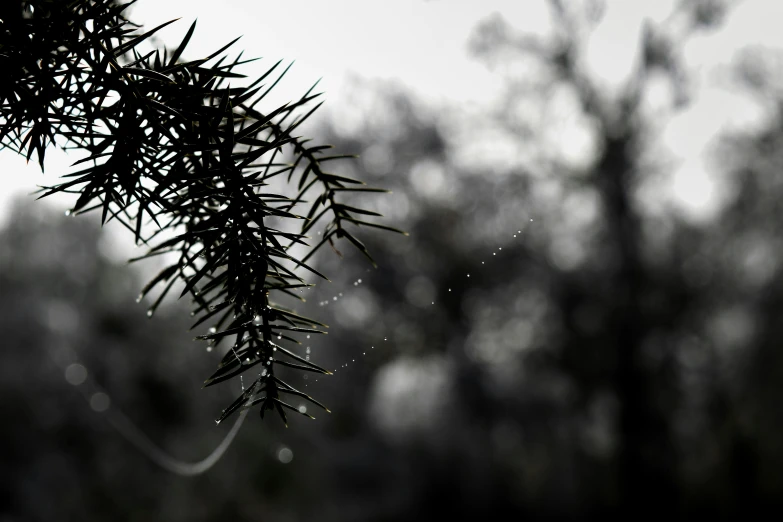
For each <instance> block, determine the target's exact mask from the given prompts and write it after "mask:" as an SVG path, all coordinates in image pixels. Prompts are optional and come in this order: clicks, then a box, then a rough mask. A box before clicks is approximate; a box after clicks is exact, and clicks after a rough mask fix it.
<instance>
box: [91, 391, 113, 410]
mask: <svg viewBox="0 0 783 522" xmlns="http://www.w3.org/2000/svg"><path fill="white" fill-rule="evenodd" d="M110 405H111V399H110V398H109V396H108V395H106V394H105V393H103V392H98V393H94V394H93V395H92V397H90V408H92V409H93V411H97V412H98V413H102V412H104V411H106V410H108V409H109V406H110Z"/></svg>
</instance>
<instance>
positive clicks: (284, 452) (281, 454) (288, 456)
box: [277, 232, 320, 464]
mask: <svg viewBox="0 0 783 522" xmlns="http://www.w3.org/2000/svg"><path fill="white" fill-rule="evenodd" d="M319 234H320V232H319ZM277 460H279V461H280V462H282V463H283V464H288V463H289V462H291V461H292V460H294V452H293V451H291V450H290V449H288V448H280V451H278V452H277Z"/></svg>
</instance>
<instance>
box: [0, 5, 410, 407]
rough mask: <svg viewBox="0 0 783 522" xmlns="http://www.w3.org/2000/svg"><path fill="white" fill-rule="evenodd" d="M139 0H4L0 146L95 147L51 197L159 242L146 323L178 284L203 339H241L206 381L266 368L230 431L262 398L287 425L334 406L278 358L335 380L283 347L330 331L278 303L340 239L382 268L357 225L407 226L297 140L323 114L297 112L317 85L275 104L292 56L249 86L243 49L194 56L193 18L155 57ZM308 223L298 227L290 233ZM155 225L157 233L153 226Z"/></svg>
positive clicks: (319, 148)
mask: <svg viewBox="0 0 783 522" xmlns="http://www.w3.org/2000/svg"><path fill="white" fill-rule="evenodd" d="M132 3H133V2H130V3H125V4H120V3H117V2H114V1H110V0H74V1H70V2H61V1H56V0H29V1H20V2H5V3H3V6H2V8H0V19H2V32H1V33H0V66H2V70H3V80H2V85H1V86H0V103H2V112H1V113H0V122H1V124H2V126H1V127H0V143H2V146H4V147H8V148H11V149H13V150H15V151H17V152H19V153H21V154H24V155H25V156H26V157H27V158H28V160H29V159H31V158H32V157H33V156H35V157H36V158H37V160H38V162H39V164H40V166H41V168H42V169H43V167H44V160H45V155H46V149H47V147H48V146H50V145H54V144H58V145H62V146H64V147H65V148H68V149H78V150H79V151H83V152H85V153H86V156H85V157H83V158H82V159H80V160H79V161H77V162H76V163H75V165H79V169H80V170H77V171H76V172H72V173H70V174H68V175H67V177H68V178H72V179H70V180H69V181H65V182H62V183H59V184H57V185H55V186H53V187H50V188H48V189H47V190H45V191H44V194H43V195H42V196H41V197H45V196H48V195H50V194H54V193H57V192H65V193H75V194H78V195H79V196H78V199H77V200H76V203H75V205H74V206H73V209H72V212H73V213H75V214H82V213H85V212H89V211H92V210H98V211H100V212H101V222H102V223H105V222H107V221H109V220H112V219H114V220H117V221H118V222H120V223H122V224H123V225H124V226H125V227H127V228H128V229H129V230H131V231H132V232H133V234H134V237H135V239H136V242H137V244H138V243H143V244H145V245H148V246H149V247H150V249H149V252H148V253H147V254H146V255H143V256H140V257H138V258H136V259H134V260H139V259H147V258H151V257H154V256H160V255H163V254H168V255H169V256H168V257H169V258H170V259H171V260H172V261H171V264H169V265H168V266H166V267H165V268H164V269H163V270H161V272H160V273H159V274H158V275H157V276H155V277H154V278H153V279H152V280H151V281H150V282H149V283H148V284H147V285H146V286H144V288H143V289H142V291H141V294H140V296H139V299H140V300H141V299H142V298H143V297H144V296H146V295H147V294H148V293H149V292H151V291H152V290H153V288H155V287H156V286H158V285H162V286H163V290H162V291H160V293H159V294H158V296H157V298H156V299H155V300H154V302H153V303H152V305H151V306H150V307H149V310H148V312H147V314H148V315H149V316H152V315H153V314H154V312H155V310H156V309H157V308H158V306H159V305H160V303H161V301H162V300H163V299H164V297H165V296H166V295H167V294H168V293H169V292H170V291H171V290H172V288H173V287H174V285H175V284H176V283H177V282H181V283H182V284H184V287H183V289H182V291H181V294H180V297H183V296H185V295H189V296H190V297H191V298H192V300H193V312H192V313H191V315H192V316H194V317H195V318H196V319H195V323H194V324H193V328H196V327H198V326H200V325H202V324H209V325H211V328H210V330H209V332H208V333H205V334H203V335H199V336H198V337H197V339H200V340H204V341H207V342H209V343H215V344H217V343H221V342H223V341H225V344H228V345H230V349H228V350H227V351H226V354H225V357H224V358H223V360H222V362H221V363H220V365H219V366H218V369H217V371H215V373H214V374H212V376H210V377H209V378H208V379H207V380H206V381H205V386H210V385H213V384H216V383H219V382H222V381H225V380H227V379H231V378H233V377H236V376H239V375H241V374H243V373H244V372H247V371H248V370H251V369H254V370H255V371H257V372H258V377H257V378H256V379H254V380H253V382H252V383H251V384H250V385H249V386H248V387H247V388H246V389H245V390H244V393H242V394H241V396H240V397H238V398H237V400H236V401H235V402H234V403H233V404H231V405H230V406H229V407H228V408H226V409H225V410H224V411H223V414H222V415H221V416H220V417H219V419H218V422H220V421H222V420H223V419H225V418H226V417H227V416H229V415H230V414H232V413H233V412H235V411H237V410H239V409H241V408H247V407H250V406H253V405H256V404H258V405H260V406H261V415H262V416H263V413H264V411H265V410H276V411H277V412H278V414H279V415H280V416H281V418H282V419H283V421H285V420H286V412H285V410H286V409H289V410H293V411H295V412H298V410H297V409H296V408H294V407H293V406H291V405H290V404H289V403H288V402H286V401H285V400H284V398H285V396H292V397H293V396H296V397H302V398H304V399H306V400H308V401H310V402H312V403H314V404H316V405H318V406H320V407H322V408H325V407H324V406H323V405H322V404H321V403H320V402H318V401H316V400H315V399H313V398H311V397H310V396H309V395H307V394H305V393H303V392H302V391H300V390H297V389H295V388H294V387H293V386H291V385H289V384H287V383H286V382H284V381H283V380H281V379H280V377H279V376H278V375H277V374H276V372H275V365H281V366H285V367H289V368H294V369H296V370H300V371H305V372H316V373H323V374H329V373H330V372H329V371H328V370H327V369H325V368H323V367H322V366H319V365H317V364H315V363H313V362H311V361H310V360H309V356H307V357H305V356H303V355H299V354H297V353H296V352H295V350H291V349H288V348H286V347H285V346H284V345H283V343H276V342H275V338H277V339H284V340H285V341H288V342H291V343H294V344H299V343H298V341H297V340H296V336H297V335H298V334H302V333H308V334H323V333H325V332H324V330H323V328H325V326H326V325H324V324H322V323H320V322H318V321H315V320H313V319H310V318H307V317H304V316H301V315H298V314H297V313H296V312H295V311H294V310H292V309H289V308H287V307H284V306H283V305H281V304H280V303H279V302H275V301H272V300H270V298H271V297H273V296H275V295H278V296H281V295H288V296H293V297H295V298H297V299H301V294H302V293H303V289H305V288H308V287H310V286H312V285H311V284H309V283H307V282H306V281H305V280H304V279H303V278H302V277H301V276H299V275H297V274H296V273H295V272H294V271H295V270H296V269H297V268H303V269H305V270H308V271H310V272H311V273H313V274H316V275H318V276H320V277H325V276H323V275H322V274H320V273H319V272H317V271H316V270H314V269H313V268H311V267H310V266H309V265H307V264H306V261H307V260H308V259H309V258H310V257H311V256H312V255H313V253H314V252H316V251H317V250H318V249H319V248H320V247H322V246H323V245H325V244H326V243H329V244H330V245H331V246H332V247H333V248H334V247H335V245H334V241H335V240H336V239H340V238H342V239H346V240H347V241H348V242H349V243H351V244H352V245H354V246H355V247H356V248H358V249H359V250H360V251H361V252H362V253H363V254H365V255H366V256H367V257H368V258H369V259H370V260H371V261H372V258H370V255H369V252H368V251H367V249H366V248H365V247H364V245H363V244H362V242H361V241H360V240H359V239H358V238H357V237H356V236H355V232H354V231H353V230H352V229H351V227H372V228H378V229H385V230H393V231H396V232H400V231H398V230H396V229H393V228H390V227H387V226H385V225H382V224H379V223H376V222H373V221H368V219H367V218H368V217H373V216H379V215H380V214H377V213H375V212H372V211H369V210H365V209H362V208H358V207H353V206H350V205H347V204H345V203H343V202H342V201H341V200H340V196H341V195H343V194H346V193H352V192H384V191H383V190H382V189H374V188H367V187H365V186H364V183H362V182H361V181H359V180H356V179H351V178H348V177H345V176H341V175H338V174H334V173H332V172H330V171H327V170H325V169H326V167H327V165H331V164H332V162H333V161H334V160H338V159H341V158H344V157H346V156H343V155H325V151H326V150H327V149H329V148H330V147H329V146H326V145H315V144H313V143H312V142H311V141H310V140H308V139H303V138H301V137H299V136H297V135H296V134H295V132H296V131H297V129H298V128H299V127H300V126H301V125H302V124H303V123H304V122H305V121H306V120H307V119H308V118H309V117H310V116H311V115H312V114H313V112H314V111H315V110H316V109H317V108H318V107H319V105H320V104H318V105H315V106H314V107H312V108H309V109H308V110H307V112H304V113H303V114H300V113H299V111H300V110H302V109H303V108H305V107H307V106H309V105H310V104H311V102H313V100H315V99H316V98H317V97H318V96H319V95H318V94H313V88H314V87H315V86H314V87H313V88H311V89H310V90H309V91H307V92H306V93H305V94H304V95H303V96H302V97H301V98H299V99H298V100H297V101H295V102H292V103H287V104H285V105H282V106H280V107H277V108H275V109H274V110H270V111H266V110H262V109H260V108H259V106H260V102H262V101H263V100H264V97H265V96H266V95H267V94H268V93H269V91H270V90H271V89H272V88H273V87H274V86H275V85H276V84H277V83H278V82H279V81H280V78H281V77H282V76H283V74H285V71H286V70H287V69H286V70H283V71H282V72H278V69H279V66H280V62H278V63H276V64H274V65H273V66H272V67H270V68H269V69H268V70H267V71H266V72H265V73H264V74H262V75H261V76H260V77H259V78H257V79H255V80H254V81H252V82H251V83H250V84H249V85H247V86H245V87H238V86H236V83H239V82H240V81H241V80H242V79H243V78H244V76H243V75H242V74H240V73H239V72H237V70H238V68H239V66H240V65H242V64H244V63H247V62H249V61H252V60H248V59H243V58H242V53H239V55H238V56H237V57H236V58H234V59H230V58H229V57H228V56H227V55H226V54H225V52H226V51H227V50H228V49H229V48H230V47H231V46H232V45H233V44H234V42H236V40H234V41H232V42H230V43H228V44H227V45H225V46H223V47H221V48H220V49H218V50H217V51H215V52H214V53H212V54H211V55H209V56H207V57H205V58H202V59H197V60H189V61H184V60H183V59H182V55H183V53H184V51H185V49H186V46H187V45H188V43H189V42H190V40H191V38H192V37H193V35H194V31H195V23H194V24H193V25H192V26H191V27H190V30H189V31H188V32H187V34H186V36H185V37H184V39H183V40H182V42H181V43H180V44H179V45H178V46H177V47H176V49H174V50H173V51H170V52H169V51H168V50H166V49H162V50H161V49H152V50H150V51H146V50H144V49H145V47H144V45H146V43H149V38H150V37H151V36H152V35H154V34H155V33H156V32H157V31H159V30H160V29H162V28H164V27H165V26H167V25H169V24H170V23H172V22H167V23H165V24H162V25H160V26H158V27H155V28H154V29H151V30H148V31H143V30H142V29H141V28H140V27H139V26H137V25H135V24H133V23H132V22H131V21H129V20H128V19H126V18H125V16H124V14H123V13H124V11H125V10H126V9H127V7H128V6H129V5H131V4H132ZM145 42H146V43H145ZM289 67H290V66H289ZM232 81H233V82H235V84H234V85H230V84H229V82H232ZM264 82H266V83H264ZM286 155H289V156H290V157H291V158H290V159H291V161H287V159H289V158H288V157H287V156H286ZM283 180H284V181H283ZM275 184H276V185H275ZM273 186H275V187H276V188H277V190H272V189H270V188H267V187H273ZM277 192H281V193H277ZM310 198H312V199H310ZM297 212H301V214H302V215H299V213H297ZM322 219H324V220H325V221H326V225H325V227H324V228H323V231H322V232H323V233H322V234H321V232H319V235H321V237H320V238H318V241H317V242H316V244H315V245H313V246H310V245H308V243H307V242H306V240H307V239H309V237H308V236H307V235H306V234H307V233H308V232H310V231H311V230H314V227H315V225H316V224H317V223H319V221H320V220H322ZM270 221H276V222H279V223H280V225H279V228H276V227H273V226H270V224H269V222H270ZM296 221H300V222H301V223H302V224H301V226H300V227H299V230H294V229H293V227H292V226H289V225H288V223H289V222H296ZM146 223H153V224H154V228H155V230H154V232H151V233H147V232H145V231H146V230H147V228H146V227H145V224H146ZM297 246H301V247H303V249H304V250H303V253H301V254H298V253H297V252H295V249H296V248H297ZM327 411H328V410H327ZM303 414H304V415H307V416H308V417H309V415H308V414H306V413H303Z"/></svg>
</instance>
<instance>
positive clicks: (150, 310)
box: [147, 308, 152, 317]
mask: <svg viewBox="0 0 783 522" xmlns="http://www.w3.org/2000/svg"><path fill="white" fill-rule="evenodd" d="M147 317H152V309H151V308H150V309H149V310H147Z"/></svg>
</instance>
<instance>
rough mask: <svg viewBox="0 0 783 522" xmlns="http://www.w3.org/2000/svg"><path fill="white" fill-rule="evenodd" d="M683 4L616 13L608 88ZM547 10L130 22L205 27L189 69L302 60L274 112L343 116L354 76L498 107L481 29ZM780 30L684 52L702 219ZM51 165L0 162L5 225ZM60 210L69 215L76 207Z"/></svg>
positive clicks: (536, 19) (675, 147)
mask: <svg viewBox="0 0 783 522" xmlns="http://www.w3.org/2000/svg"><path fill="white" fill-rule="evenodd" d="M672 4H673V2H672V0H635V1H633V2H629V1H627V0H609V1H608V2H607V6H608V8H607V11H606V15H605V17H604V20H603V22H602V23H601V25H600V26H599V27H598V30H597V32H596V33H595V34H594V36H593V37H592V38H591V40H590V47H589V49H588V57H589V58H590V59H591V61H590V64H591V67H592V69H593V71H594V72H595V73H596V74H600V75H601V76H602V77H603V78H604V79H605V80H606V81H607V85H609V86H611V85H612V84H616V83H617V82H618V81H620V80H621V79H622V78H623V77H624V76H625V75H626V74H627V73H628V72H629V69H630V65H631V62H632V58H633V53H634V51H635V44H636V43H637V42H638V31H639V30H640V27H641V23H642V21H643V20H644V18H645V17H649V18H652V19H653V20H660V19H662V18H663V17H664V16H665V15H666V14H667V13H668V12H669V10H670V8H671V5H672ZM543 6H544V2H543V1H541V0H516V1H512V0H482V1H478V0H430V1H426V0H395V1H393V2H392V1H380V0H330V1H329V2H323V1H320V0H306V1H305V0H289V1H287V2H280V1H276V2H271V1H268V0H223V1H221V2H220V3H216V2H214V1H213V0H210V1H206V0H188V1H184V0H168V1H161V0H139V1H138V3H137V4H136V6H135V7H134V10H133V11H132V15H131V16H132V19H133V20H134V21H137V22H140V23H143V24H144V25H145V26H146V27H148V28H151V27H153V26H155V25H157V24H159V23H162V22H164V21H167V20H170V19H173V18H177V17H182V20H180V21H179V22H177V23H175V24H173V25H172V26H170V27H169V28H167V29H166V30H164V31H163V32H161V33H160V34H161V35H162V38H163V40H164V41H165V42H167V44H168V45H169V47H174V46H176V44H177V43H178V42H179V40H180V39H181V38H182V36H183V35H184V33H185V32H186V31H187V29H188V27H189V26H190V23H191V22H192V21H193V20H194V19H195V18H198V27H197V30H196V35H195V37H194V38H193V40H192V41H191V46H190V47H189V49H190V52H189V53H186V54H185V57H186V58H187V57H196V56H198V55H201V54H203V53H205V52H206V51H213V50H215V49H217V48H218V47H220V46H222V45H223V44H224V43H227V42H228V41H230V40H231V39H233V38H234V37H236V36H238V35H244V36H243V38H242V40H240V42H238V44H237V50H241V49H246V50H247V54H246V56H263V57H264V59H263V60H261V62H260V65H259V66H258V67H265V66H268V65H271V64H272V63H274V61H276V60H277V59H280V58H284V59H285V60H287V61H290V60H296V63H295V65H294V67H293V68H292V70H291V71H290V73H289V76H288V77H287V79H286V80H285V81H284V82H283V85H282V86H279V87H278V88H277V89H276V92H274V93H273V94H275V95H276V96H277V97H278V98H276V99H275V100H274V101H276V102H281V101H289V100H290V99H292V98H295V97H296V96H298V95H299V94H301V93H303V92H304V91H305V90H307V88H309V87H310V85H311V84H312V83H313V82H314V81H315V80H317V79H318V78H321V77H322V78H323V80H322V81H321V84H320V90H322V91H325V92H326V95H327V97H326V99H327V107H328V109H329V110H331V111H336V110H339V108H340V106H341V104H345V103H348V102H350V100H348V99H345V98H344V97H343V98H341V94H340V93H341V90H342V89H341V87H342V85H344V84H345V82H346V79H347V78H349V77H350V75H352V74H353V75H357V76H360V77H364V78H369V79H379V80H383V81H394V82H398V83H400V84H402V85H404V86H406V87H408V88H409V89H410V90H411V91H412V92H414V93H416V94H417V95H419V96H421V97H422V98H423V99H424V100H425V101H427V102H430V103H436V104H442V103H447V102H455V103H460V104H463V105H473V106H474V107H475V106H482V105H487V106H489V105H490V104H491V102H492V100H493V99H494V97H495V96H496V95H497V94H498V93H499V92H500V88H501V85H500V81H499V79H498V77H497V76H496V75H495V74H493V73H491V72H490V71H488V70H487V69H486V68H485V67H484V66H483V65H482V64H480V63H478V62H477V61H476V60H475V59H473V58H471V57H470V56H469V54H468V50H467V42H468V39H469V37H470V35H471V33H472V29H473V28H474V27H475V26H476V24H477V23H478V22H479V21H481V20H482V19H484V18H485V17H487V16H489V15H490V14H492V13H495V12H499V13H501V14H502V15H503V16H504V17H505V18H506V19H507V21H508V22H510V23H511V24H512V25H514V26H516V27H518V28H520V29H524V30H528V31H538V32H541V31H543V30H545V28H546V26H547V23H548V18H547V15H546V9H545V8H544V7H543ZM781 19H783V2H780V1H779V0H745V1H744V2H743V3H742V4H741V5H740V6H739V7H736V8H735V9H734V10H733V11H732V12H731V13H730V14H729V17H728V23H727V25H725V26H724V27H722V28H721V29H720V30H719V31H717V32H716V33H711V34H709V35H707V36H704V37H697V38H694V39H692V41H691V42H690V43H689V44H688V47H687V48H686V49H684V52H685V56H686V57H687V59H688V62H689V65H691V66H695V67H697V71H698V75H697V77H696V79H697V83H696V85H697V86H698V91H697V92H696V93H694V100H695V101H696V103H695V104H694V105H693V106H691V107H690V108H689V110H687V111H686V112H684V113H682V114H680V115H678V116H677V117H676V118H675V119H674V120H673V122H672V123H671V125H669V126H668V127H667V129H666V132H665V134H664V144H665V145H666V146H667V147H669V148H670V149H671V151H672V152H673V153H674V154H675V155H676V156H677V157H678V158H680V161H681V163H680V166H679V169H678V170H677V172H676V173H675V175H674V176H673V179H672V185H671V187H670V188H671V192H670V196H671V197H672V198H673V201H675V202H676V203H677V205H678V206H679V208H681V209H682V210H683V211H684V212H686V213H687V214H689V215H692V216H693V217H694V218H695V219H699V218H702V219H703V218H705V217H709V215H710V214H711V213H712V212H713V211H714V210H715V208H716V204H717V203H716V202H718V201H719V197H717V196H719V194H718V192H719V191H718V190H717V188H716V186H715V185H714V183H713V179H712V176H711V175H710V174H709V173H708V172H707V170H706V168H705V166H704V157H703V155H702V151H703V150H704V147H705V145H707V144H708V142H709V140H710V139H711V138H712V137H713V136H714V134H715V131H717V130H719V129H721V128H724V127H725V126H726V125H733V126H737V125H742V126H746V125H753V124H756V123H758V122H759V121H760V119H761V117H762V115H761V113H760V111H759V108H758V107H755V106H754V105H752V104H751V103H750V102H748V101H747V98H746V97H745V96H744V95H741V94H738V93H735V92H731V91H730V90H729V89H727V88H726V86H725V85H721V84H720V82H716V80H715V78H716V75H717V74H719V71H720V67H721V65H724V66H725V64H727V63H729V62H730V60H731V58H732V56H733V53H734V51H735V50H736V49H737V48H738V47H739V46H740V45H741V44H762V45H767V46H772V47H783V33H781V32H780V31H779V28H778V24H779V21H780V20H781ZM542 28H543V29H542ZM258 70H260V69H258ZM248 72H249V73H251V74H252V72H253V69H248ZM280 87H282V88H280ZM50 156H51V157H50V158H49V159H50V162H48V163H47V165H48V167H47V174H46V176H45V177H43V176H41V174H40V171H39V169H38V168H37V166H35V165H33V164H32V162H31V164H30V165H29V166H28V165H25V161H24V160H23V159H22V158H20V157H15V156H14V155H13V154H12V153H10V152H8V151H3V152H0V166H2V175H3V176H4V180H3V181H4V187H5V191H4V192H3V193H2V194H0V225H2V223H3V222H4V221H5V219H6V218H7V216H6V212H7V209H8V201H9V199H10V196H12V195H14V194H18V193H20V192H22V193H29V192H31V191H32V190H34V189H35V185H36V184H41V183H53V182H54V176H55V175H57V174H60V173H64V172H66V170H67V165H68V163H69V161H67V158H65V157H64V155H63V154H62V153H56V152H55V151H52V153H51V155H50ZM32 201H33V200H32V198H31V203H32ZM35 204H41V203H40V202H38V203H35ZM51 204H54V205H56V206H57V207H59V208H60V209H61V210H64V209H65V208H67V206H68V200H67V199H66V200H63V199H62V198H60V199H57V200H53V202H52V203H51Z"/></svg>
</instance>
